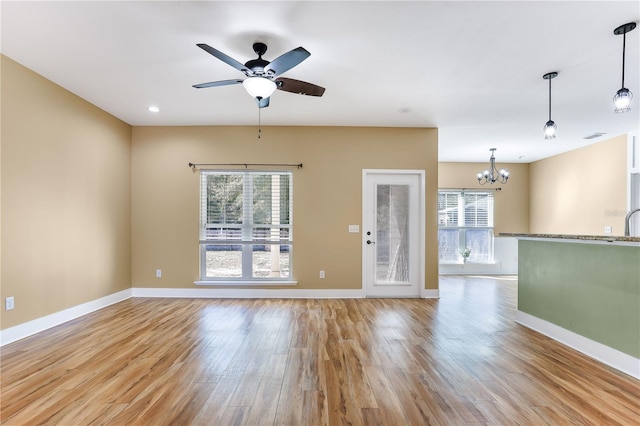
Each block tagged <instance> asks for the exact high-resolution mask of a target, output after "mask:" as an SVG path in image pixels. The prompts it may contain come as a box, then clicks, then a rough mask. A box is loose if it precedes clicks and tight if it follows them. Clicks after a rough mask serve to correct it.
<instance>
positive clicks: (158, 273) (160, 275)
mask: <svg viewBox="0 0 640 426" xmlns="http://www.w3.org/2000/svg"><path fill="white" fill-rule="evenodd" d="M156 278H162V269H156Z"/></svg>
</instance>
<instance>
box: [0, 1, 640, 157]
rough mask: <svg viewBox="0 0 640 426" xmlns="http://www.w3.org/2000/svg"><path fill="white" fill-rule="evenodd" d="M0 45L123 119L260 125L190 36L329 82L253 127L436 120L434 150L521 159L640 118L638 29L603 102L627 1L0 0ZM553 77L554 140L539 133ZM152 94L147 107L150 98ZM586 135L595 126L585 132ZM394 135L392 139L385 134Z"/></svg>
mask: <svg viewBox="0 0 640 426" xmlns="http://www.w3.org/2000/svg"><path fill="white" fill-rule="evenodd" d="M0 7H1V10H0V13H1V24H2V27H1V37H2V38H1V50H2V53H3V54H4V55H6V56H8V57H10V58H12V59H14V60H16V61H17V62H19V63H21V64H23V65H25V66H26V67H28V68H30V69H32V70H34V71H36V72H37V73H39V74H41V75H43V76H45V77H46V78H48V79H50V80H52V81H54V82H55V83H57V84H59V85H60V86H62V87H64V88H66V89H68V90H70V91H71V92H73V93H75V94H77V95H78V96H80V97H82V98H84V99H86V100H88V101H89V102H91V103H93V104H95V105H97V106H98V107H100V108H102V109H104V110H105V111H107V112H109V113H111V114H113V115H114V116H116V117H118V118H120V119H122V120H123V121H125V122H127V123H129V124H131V125H148V126H158V125H160V126H163V125H256V124H257V121H258V109H257V106H256V104H255V101H254V100H253V99H251V98H250V97H249V95H247V94H246V92H245V91H244V89H243V88H242V87H241V86H225V87H215V88H207V89H199V90H198V89H194V88H192V87H191V86H192V85H193V84H196V83H203V82H207V81H213V80H225V79H233V78H243V75H242V74H241V73H240V72H239V71H237V70H235V69H234V68H232V67H230V66H228V65H226V64H225V63H223V62H221V61H219V60H217V59H216V58H214V57H213V56H211V55H209V54H207V53H206V52H204V51H203V50H201V49H199V48H198V47H196V43H206V44H209V45H210V46H213V47H215V48H217V49H219V50H221V51H223V52H225V53H226V54H228V55H229V56H231V57H233V58H235V59H237V60H238V61H240V62H246V61H247V60H249V59H254V58H255V55H254V53H253V50H252V48H251V45H252V43H253V42H254V41H262V42H265V43H266V44H267V45H268V47H269V50H268V51H267V53H266V55H265V59H267V60H273V59H275V58H276V57H277V56H280V55H281V54H283V53H285V52H287V51H289V50H291V49H293V48H295V47H297V46H303V47H304V48H306V49H307V50H308V51H309V52H311V56H310V57H309V58H308V59H307V60H306V61H304V62H302V63H301V64H300V65H298V66H297V67H295V68H293V69H291V70H290V71H288V72H286V73H285V74H284V75H283V76H284V77H289V78H294V79H299V80H305V81H308V82H311V83H314V84H317V85H320V86H323V87H325V88H326V89H327V90H326V92H325V94H324V96H323V97H322V98H315V97H310V96H300V95H295V94H291V93H286V92H281V91H277V92H276V93H274V95H273V96H272V97H271V106H270V107H269V108H265V109H263V110H262V124H263V126H269V125H321V126H388V127H437V128H438V129H439V159H440V161H479V162H485V161H487V160H488V157H489V148H493V147H495V148H497V149H498V151H497V153H496V157H497V160H498V163H500V162H525V163H528V162H531V161H535V160H538V159H541V158H545V157H548V156H551V155H554V154H557V153H560V152H564V151H568V150H571V149H574V148H577V147H580V146H585V145H587V144H589V143H594V142H598V141H599V140H603V139H605V138H607V137H612V136H616V135H619V134H622V133H627V132H637V131H638V128H639V123H640V84H639V75H640V67H639V57H640V54H639V53H640V37H639V35H640V28H636V29H635V30H634V31H632V32H630V33H628V34H627V51H626V75H625V86H626V87H628V88H629V89H630V90H631V91H632V92H634V93H635V95H636V99H635V100H634V103H633V109H632V111H631V112H629V113H626V114H618V115H616V114H614V113H613V106H612V102H611V99H612V97H613V95H614V94H615V92H616V90H618V89H619V88H620V83H621V63H622V36H616V35H614V34H613V29H614V28H616V27H617V26H619V25H621V24H624V23H627V22H631V21H635V22H639V21H640V2H638V1H637V0H634V1H622V2H612V1H550V2H546V1H534V2H522V1H498V2H488V1H470V2H458V1H439V2H438V1H408V2H399V1H391V2H378V1H375V2H370V1H355V2H338V1H332V2H324V1H322V2H312V1H298V2H294V1H287V2H268V1H258V2H246V1H233V2H218V1H193V2H190V1H176V2H168V1H138V2H130V1H105V2H95V1H82V2H80V1H75V2H74V1H72V2H56V1H44V2H27V1H15V2H12V1H2V2H1V6H0ZM550 71H558V73H559V75H558V77H557V78H556V79H554V80H553V81H552V91H553V95H552V108H553V109H552V118H553V120H554V121H555V122H556V123H557V125H558V137H557V138H556V139H555V140H552V141H546V140H544V138H543V134H542V127H543V125H544V123H545V122H546V121H547V118H548V116H547V115H548V111H547V108H548V104H547V103H548V82H547V80H543V78H542V75H543V74H545V73H547V72H550ZM152 104H153V105H157V106H159V107H160V108H161V111H160V113H157V114H152V113H149V112H148V111H147V109H146V108H147V106H149V105H152ZM263 131H268V130H267V129H266V128H265V129H264V130H263ZM594 132H604V133H606V135H605V136H604V137H603V138H600V139H594V140H591V141H587V140H584V139H583V137H584V136H587V135H590V134H593V133H594ZM389 143H393V141H389Z"/></svg>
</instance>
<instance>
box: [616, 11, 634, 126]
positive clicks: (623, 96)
mask: <svg viewBox="0 0 640 426" xmlns="http://www.w3.org/2000/svg"><path fill="white" fill-rule="evenodd" d="M635 27H636V23H635V22H629V23H627V24H624V25H620V26H619V27H618V28H616V29H615V30H613V33H614V34H615V35H620V34H622V88H621V89H620V90H618V91H617V92H616V95H615V96H614V97H613V104H614V105H615V106H616V109H615V110H614V112H615V113H616V114H619V113H621V112H627V111H629V110H630V109H631V100H632V99H633V93H631V90H629V89H627V88H626V87H624V54H625V49H626V44H627V33H628V32H629V31H632V30H633V29H634V28H635Z"/></svg>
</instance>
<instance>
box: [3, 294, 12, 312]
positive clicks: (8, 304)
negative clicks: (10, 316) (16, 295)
mask: <svg viewBox="0 0 640 426" xmlns="http://www.w3.org/2000/svg"><path fill="white" fill-rule="evenodd" d="M14 306H15V305H14V300H13V296H11V297H7V298H6V299H5V300H4V309H5V311H10V310H12V309H13V308H14Z"/></svg>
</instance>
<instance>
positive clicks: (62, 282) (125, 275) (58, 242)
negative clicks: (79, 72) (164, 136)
mask: <svg viewBox="0 0 640 426" xmlns="http://www.w3.org/2000/svg"><path fill="white" fill-rule="evenodd" d="M1 69H2V72H1V78H2V128H1V133H2V134H1V136H2V141H1V150H2V157H1V168H0V170H1V175H2V177H1V182H2V192H1V197H2V204H1V209H2V212H1V221H2V222H1V229H2V234H1V246H2V251H1V256H2V258H1V263H2V271H1V288H0V297H1V299H2V301H3V305H4V298H5V297H7V296H14V297H15V309H14V310H12V311H8V312H7V311H5V310H4V306H2V314H1V317H0V319H1V322H2V324H1V328H2V329H5V328H8V327H11V326H14V325H17V324H20V323H24V322H26V321H29V320H33V319H36V318H39V317H42V316H44V315H48V314H51V313H54V312H58V311H61V310H64V309H66V308H70V307H73V306H76V305H79V304H81V303H84V302H88V301H92V300H95V299H98V298H100V297H103V296H107V295H109V294H113V293H115V292H118V291H120V290H124V289H127V288H130V286H131V249H130V247H131V239H130V238H131V232H130V228H131V225H130V224H131V222H130V212H131V202H130V199H131V187H130V182H131V176H130V171H131V168H130V161H131V127H130V126H129V125H127V124H125V123H123V122H122V121H120V120H117V119H116V118H114V117H112V116H110V115H108V114H106V113H105V112H103V111H101V110H100V109H98V108H96V107H95V106H93V105H91V104H89V103H88V102H85V101H83V100H81V99H80V98H78V97H77V96H75V95H73V94H71V93H70V92H68V91H66V90H64V89H62V88H61V87H59V86H57V85H55V84H53V83H51V82H50V81H48V80H46V79H44V78H42V77H41V76H39V75H37V74H35V73H33V72H31V71H29V70H28V69H26V68H24V67H22V66H21V65H19V64H17V63H16V62H14V61H12V60H10V59H8V58H6V57H4V56H1Z"/></svg>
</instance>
